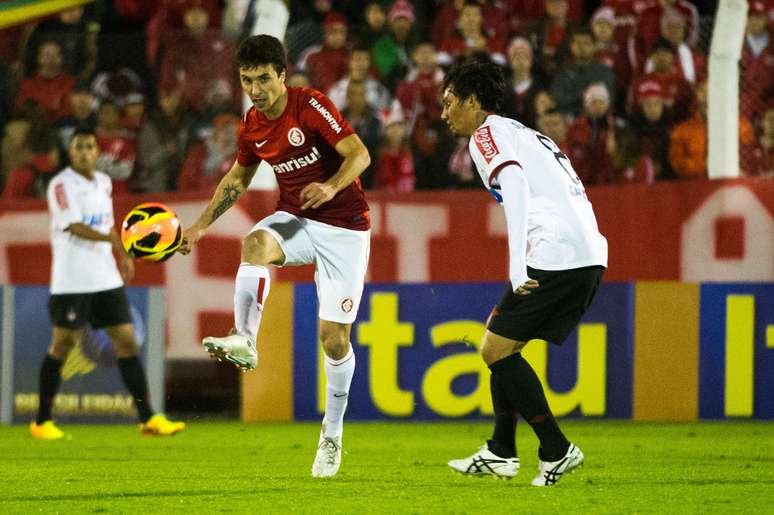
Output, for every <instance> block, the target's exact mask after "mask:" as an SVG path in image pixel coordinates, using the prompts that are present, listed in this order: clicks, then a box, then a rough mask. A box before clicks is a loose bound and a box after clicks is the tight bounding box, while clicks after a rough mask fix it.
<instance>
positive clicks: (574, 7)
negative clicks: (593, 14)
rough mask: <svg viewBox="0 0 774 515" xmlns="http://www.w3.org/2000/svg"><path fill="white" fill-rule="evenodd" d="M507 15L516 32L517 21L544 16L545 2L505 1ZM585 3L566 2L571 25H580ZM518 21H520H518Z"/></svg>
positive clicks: (573, 0) (535, 0) (533, 19)
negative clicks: (512, 21)
mask: <svg viewBox="0 0 774 515" xmlns="http://www.w3.org/2000/svg"><path fill="white" fill-rule="evenodd" d="M622 1H623V2H631V1H632V0H622ZM505 3H507V4H508V5H509V6H510V8H509V13H510V15H511V16H512V17H513V18H517V19H516V20H514V22H516V23H517V24H516V25H513V26H512V27H513V29H514V30H518V28H519V23H518V22H519V21H521V22H522V23H523V22H524V21H526V22H532V21H535V20H537V19H539V18H541V17H543V16H545V15H546V3H547V2H546V1H545V0H507V1H506V2H505ZM584 7H585V1H584V0H570V1H569V2H568V9H567V19H568V20H570V21H572V22H573V23H580V22H582V21H583V19H584V17H585V14H584V12H585V10H584ZM519 19H520V20H519Z"/></svg>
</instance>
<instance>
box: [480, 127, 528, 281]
mask: <svg viewBox="0 0 774 515" xmlns="http://www.w3.org/2000/svg"><path fill="white" fill-rule="evenodd" d="M514 143H516V142H515V141H509V140H508V138H507V133H504V131H502V130H500V129H499V128H498V127H497V126H492V125H484V126H482V127H481V128H479V129H478V130H477V131H476V132H475V133H474V134H473V137H472V138H471V140H470V145H469V146H470V153H471V155H472V156H473V161H474V162H475V163H476V168H477V169H478V170H479V173H480V174H481V179H482V180H483V181H484V183H485V185H486V186H487V189H489V191H490V193H492V196H494V197H495V199H496V200H497V201H498V202H499V203H500V204H502V205H503V208H504V210H505V221H506V224H507V226H508V258H509V259H508V277H509V279H510V281H511V288H512V289H513V290H514V291H516V289H517V288H518V287H519V286H521V285H522V284H524V283H525V282H527V280H529V277H528V276H527V262H526V256H527V218H528V216H529V203H530V198H529V184H528V183H527V179H526V177H525V175H524V172H523V170H522V168H521V165H520V164H519V162H518V161H517V160H516V151H515V149H514Z"/></svg>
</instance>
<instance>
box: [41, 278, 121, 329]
mask: <svg viewBox="0 0 774 515" xmlns="http://www.w3.org/2000/svg"><path fill="white" fill-rule="evenodd" d="M48 313H49V315H50V316H51V324H52V325H53V326H55V327H66V328H67V329H79V328H81V327H83V326H85V325H86V324H90V325H91V327H93V328H95V329H96V328H99V327H109V326H113V325H121V324H130V323H132V315H131V314H130V313H129V300H128V299H127V298H126V290H124V287H123V286H121V287H120V288H116V289H114V290H105V291H98V292H94V293H65V294H60V295H51V296H50V297H49V298H48Z"/></svg>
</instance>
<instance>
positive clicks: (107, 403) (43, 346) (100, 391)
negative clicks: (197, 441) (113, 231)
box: [12, 286, 163, 423]
mask: <svg viewBox="0 0 774 515" xmlns="http://www.w3.org/2000/svg"><path fill="white" fill-rule="evenodd" d="M127 295H128V297H129V303H130V308H131V311H132V318H133V322H134V325H135V334H136V337H137V340H138V343H139V344H140V345H141V359H142V361H143V362H144V363H145V364H146V369H147V368H148V361H149V360H148V357H149V353H148V348H147V346H146V345H143V344H144V343H145V341H146V337H145V335H146V334H147V330H146V327H147V325H146V321H147V320H148V318H149V312H148V311H149V309H150V308H149V305H150V303H149V297H150V295H151V293H150V290H149V289H147V288H127ZM47 302H48V287H47V286H24V287H15V288H14V315H15V316H14V317H13V320H14V322H13V325H14V327H13V334H14V345H13V383H12V384H13V418H12V420H13V422H25V423H26V422H29V421H30V420H31V419H32V418H34V416H35V413H37V407H38V375H39V370H40V364H41V362H42V360H43V357H44V356H45V354H46V350H47V349H48V346H49V344H50V341H51V325H50V322H49V317H48V310H47ZM161 316H162V317H163V314H162V315H161ZM162 344H163V342H162ZM152 368H153V367H152ZM156 368H157V367H156ZM150 375H154V376H155V375H156V372H155V371H154V372H153V373H152V374H151V373H149V376H150ZM149 379H150V377H149ZM149 382H150V381H149ZM153 383H154V385H153V388H151V389H150V391H151V394H152V395H153V393H154V391H158V390H157V388H156V383H158V381H157V380H156V379H154V380H153ZM157 400H158V399H157ZM54 417H55V418H56V419H57V420H58V421H61V422H68V423H72V422H126V421H136V414H135V409H134V403H133V401H132V397H131V396H130V395H129V394H128V392H127V391H126V388H125V386H124V384H123V382H122V381H121V377H120V374H119V371H118V368H117V366H116V361H115V354H114V351H113V348H112V345H111V344H110V340H109V338H108V337H107V334H106V333H105V331H103V330H90V329H86V330H85V331H84V335H83V338H82V339H81V341H80V342H79V343H78V344H77V345H76V346H75V348H74V349H73V350H72V351H71V352H70V354H69V355H68V357H67V359H66V360H65V362H64V363H63V365H62V383H61V387H60V390H59V394H58V395H57V397H56V399H55V401H54Z"/></svg>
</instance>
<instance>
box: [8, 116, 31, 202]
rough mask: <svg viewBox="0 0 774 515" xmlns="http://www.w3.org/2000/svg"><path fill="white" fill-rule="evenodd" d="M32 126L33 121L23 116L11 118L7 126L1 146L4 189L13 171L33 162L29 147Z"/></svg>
mask: <svg viewBox="0 0 774 515" xmlns="http://www.w3.org/2000/svg"><path fill="white" fill-rule="evenodd" d="M32 125H33V123H32V120H30V119H29V118H27V117H24V116H22V115H18V116H16V117H14V118H11V119H10V120H9V121H8V123H6V124H5V128H4V131H3V140H2V145H1V146H0V158H2V159H1V160H0V187H3V185H4V184H5V182H6V181H7V179H8V176H9V175H10V174H11V172H12V171H13V170H15V169H16V168H19V167H20V166H24V165H28V164H29V163H30V161H31V160H32V153H31V152H30V150H29V147H28V146H27V142H28V141H29V139H28V135H29V133H30V129H31V128H32Z"/></svg>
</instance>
